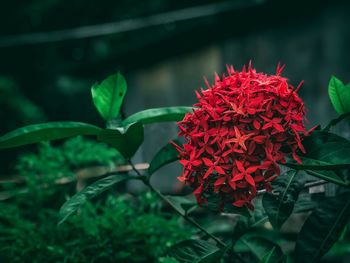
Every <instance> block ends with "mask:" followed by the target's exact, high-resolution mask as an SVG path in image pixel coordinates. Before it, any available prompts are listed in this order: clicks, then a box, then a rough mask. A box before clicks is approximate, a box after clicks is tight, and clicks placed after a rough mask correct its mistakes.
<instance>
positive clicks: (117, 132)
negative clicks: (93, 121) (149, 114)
mask: <svg viewBox="0 0 350 263" xmlns="http://www.w3.org/2000/svg"><path fill="white" fill-rule="evenodd" d="M143 138H144V132H143V126H142V124H141V123H132V124H130V125H128V126H126V127H119V128H116V129H103V130H101V132H100V133H99V134H98V136H97V139H98V140H100V141H101V142H104V143H107V144H109V145H111V146H113V147H114V148H116V149H117V150H118V151H119V152H120V153H121V154H122V155H123V156H124V157H125V158H130V157H132V156H133V155H134V154H135V152H136V151H137V149H138V148H139V147H140V145H141V143H142V142H143Z"/></svg>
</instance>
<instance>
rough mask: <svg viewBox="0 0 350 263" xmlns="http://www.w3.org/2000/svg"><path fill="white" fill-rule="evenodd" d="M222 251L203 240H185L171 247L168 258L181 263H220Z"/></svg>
mask: <svg viewBox="0 0 350 263" xmlns="http://www.w3.org/2000/svg"><path fill="white" fill-rule="evenodd" d="M221 253H222V251H221V250H220V249H219V248H218V247H217V246H215V245H213V244H212V243H209V242H207V241H203V240H184V241H181V242H180V243H177V244H175V245H173V246H172V247H170V249H169V251H168V256H170V257H173V258H175V259H177V260H178V261H180V262H181V263H205V262H207V263H211V262H219V259H218V257H219V256H220V255H221Z"/></svg>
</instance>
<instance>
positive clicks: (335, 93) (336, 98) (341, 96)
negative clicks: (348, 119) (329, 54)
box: [328, 76, 350, 114]
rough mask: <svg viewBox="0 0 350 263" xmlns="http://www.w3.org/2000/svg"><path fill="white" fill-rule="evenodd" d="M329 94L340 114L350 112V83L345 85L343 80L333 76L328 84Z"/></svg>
mask: <svg viewBox="0 0 350 263" xmlns="http://www.w3.org/2000/svg"><path fill="white" fill-rule="evenodd" d="M328 95H329V98H330V99H331V102H332V104H333V107H334V109H335V110H336V111H337V112H338V113H339V114H344V113H348V112H350V84H347V85H344V84H343V82H342V81H341V80H339V79H337V78H336V77H335V76H332V77H331V79H330V81H329V84H328Z"/></svg>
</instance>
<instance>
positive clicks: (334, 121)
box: [323, 112, 350, 132]
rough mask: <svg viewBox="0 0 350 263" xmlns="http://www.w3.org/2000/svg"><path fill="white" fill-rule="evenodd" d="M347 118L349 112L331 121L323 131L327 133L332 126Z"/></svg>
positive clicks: (349, 114)
mask: <svg viewBox="0 0 350 263" xmlns="http://www.w3.org/2000/svg"><path fill="white" fill-rule="evenodd" d="M349 116H350V112H348V113H344V114H342V115H340V116H339V117H338V118H336V119H333V120H331V121H330V122H329V123H328V125H327V126H326V127H325V128H324V129H323V130H324V131H326V132H328V131H329V130H330V129H331V128H332V127H333V126H335V125H337V124H338V123H339V122H341V121H342V120H344V119H346V118H347V117H349Z"/></svg>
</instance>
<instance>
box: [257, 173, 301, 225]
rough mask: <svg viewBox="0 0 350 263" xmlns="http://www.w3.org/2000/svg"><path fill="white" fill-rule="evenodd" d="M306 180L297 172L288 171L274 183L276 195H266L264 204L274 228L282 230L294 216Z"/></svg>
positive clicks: (263, 200)
mask: <svg viewBox="0 0 350 263" xmlns="http://www.w3.org/2000/svg"><path fill="white" fill-rule="evenodd" d="M304 183H305V179H304V177H303V176H302V175H300V174H299V175H298V174H297V172H296V171H288V172H286V173H284V174H282V175H280V176H279V177H278V178H277V179H276V180H274V181H273V183H272V187H273V189H274V190H273V191H274V194H271V193H266V194H264V196H263V199H262V202H263V206H264V208H265V211H266V213H267V215H268V217H269V220H270V222H271V224H272V226H273V227H274V228H275V229H280V228H281V226H282V225H283V223H284V222H285V221H286V220H287V219H288V217H289V216H290V215H291V214H292V212H293V209H294V204H295V202H296V201H297V199H298V196H299V193H300V191H301V190H302V188H303V187H304Z"/></svg>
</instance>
